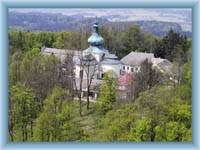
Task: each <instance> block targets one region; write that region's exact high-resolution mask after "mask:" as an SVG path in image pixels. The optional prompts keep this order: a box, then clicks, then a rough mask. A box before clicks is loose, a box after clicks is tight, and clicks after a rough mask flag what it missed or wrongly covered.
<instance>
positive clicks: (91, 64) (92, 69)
mask: <svg viewBox="0 0 200 150" xmlns="http://www.w3.org/2000/svg"><path fill="white" fill-rule="evenodd" d="M83 70H84V72H85V73H86V80H87V109H89V104H90V101H89V95H90V88H91V84H92V81H93V78H94V75H95V73H96V71H97V61H96V60H95V58H94V57H93V56H92V55H91V54H90V55H86V56H84V58H83Z"/></svg>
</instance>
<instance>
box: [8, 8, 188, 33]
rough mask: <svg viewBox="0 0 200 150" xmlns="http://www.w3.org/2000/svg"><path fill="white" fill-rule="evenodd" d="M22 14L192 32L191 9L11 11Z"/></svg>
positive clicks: (19, 9)
mask: <svg viewBox="0 0 200 150" xmlns="http://www.w3.org/2000/svg"><path fill="white" fill-rule="evenodd" d="M10 11H16V12H21V13H28V12H41V13H61V14H63V15H69V16H70V15H82V16H84V17H106V18H107V19H108V20H110V21H139V20H157V21H167V22H176V23H179V24H180V25H181V27H182V29H183V30H185V31H191V30H192V9H191V8H184V9H182V8H155V9H152V8H151V9H147V8H145V9H141V8H113V9H112V8H108V9H104V8H82V9H75V8H66V9H63V8H62V9H59V8H55V9H52V8H49V9H48V8H15V9H12V8H10V9H9V12H10Z"/></svg>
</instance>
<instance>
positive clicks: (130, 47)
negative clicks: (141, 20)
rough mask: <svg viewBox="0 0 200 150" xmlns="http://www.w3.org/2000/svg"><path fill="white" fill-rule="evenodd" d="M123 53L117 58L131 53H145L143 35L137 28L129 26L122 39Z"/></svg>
mask: <svg viewBox="0 0 200 150" xmlns="http://www.w3.org/2000/svg"><path fill="white" fill-rule="evenodd" d="M122 41H123V47H124V48H123V51H121V53H119V57H123V56H125V55H127V54H128V53H130V52H132V51H138V52H145V51H146V50H145V47H144V41H145V39H144V34H143V33H142V32H141V30H140V28H139V27H138V26H131V27H130V28H129V29H128V31H126V32H125V33H124V35H123V38H122Z"/></svg>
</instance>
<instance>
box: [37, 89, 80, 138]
mask: <svg viewBox="0 0 200 150" xmlns="http://www.w3.org/2000/svg"><path fill="white" fill-rule="evenodd" d="M68 95H69V93H68V91H66V90H64V89H62V88H60V87H55V88H54V89H53V91H52V94H51V95H50V96H49V97H47V98H46V100H45V103H44V109H43V111H42V113H41V114H40V116H39V117H38V118H37V120H36V126H35V129H34V130H35V132H34V141H74V140H81V136H82V135H83V131H82V129H81V128H80V125H79V123H78V122H77V121H75V120H74V117H75V116H74V111H73V109H74V107H73V103H72V101H71V100H68V99H67V98H68Z"/></svg>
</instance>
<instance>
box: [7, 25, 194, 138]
mask: <svg viewBox="0 0 200 150" xmlns="http://www.w3.org/2000/svg"><path fill="white" fill-rule="evenodd" d="M100 34H101V35H102V37H104V40H105V43H104V47H105V48H107V49H108V50H109V51H110V52H112V53H114V54H116V55H117V56H118V57H119V58H122V57H124V56H125V55H127V54H128V53H130V52H131V51H138V52H151V53H154V55H155V56H156V57H161V58H166V59H168V60H169V61H171V62H172V63H173V65H174V67H173V72H174V78H175V79H177V82H176V83H172V82H171V81H170V80H167V79H166V80H164V81H163V82H157V81H156V80H155V79H157V78H158V76H160V74H158V73H155V71H154V70H153V69H152V66H151V64H149V63H148V62H143V63H142V66H141V72H139V73H138V74H137V75H136V79H135V81H134V82H135V85H136V89H137V94H136V95H135V98H134V100H132V99H131V98H130V99H127V100H125V101H119V100H118V99H117V98H116V97H117V91H116V86H117V85H116V79H114V78H110V77H109V74H106V75H105V76H104V78H103V80H104V82H103V84H102V85H101V87H100V93H99V96H98V98H97V101H96V103H90V107H87V104H86V102H84V101H83V102H82V103H79V101H78V100H77V98H78V96H77V95H78V94H79V93H77V91H74V90H73V89H72V85H71V84H70V81H69V79H67V77H66V75H65V74H64V73H63V72H62V67H63V66H62V65H61V63H60V61H59V60H58V59H57V58H56V57H55V56H53V55H51V56H46V55H42V53H41V48H42V47H43V46H46V47H53V48H60V49H71V50H84V49H85V48H87V47H88V43H87V39H88V37H89V35H90V31H89V30H81V29H80V30H79V31H67V32H64V31H63V32H28V31H18V30H10V31H9V64H8V65H9V112H8V113H9V126H8V129H9V130H8V131H9V140H10V141H11V142H19V141H28V142H58V141H66V142H67V141H76V142H86V141H87V142H113V141H121V142H124V141H129V142H141V141H149V142H150V141H151V142H153V141H160V142H166V141H174V142H175V141H176V142H178V141H192V56H191V53H192V49H191V45H192V39H191V38H188V37H186V36H183V35H181V34H179V33H178V32H175V31H173V30H169V32H168V33H167V34H166V35H165V36H164V37H162V38H161V37H157V36H154V35H152V34H149V33H146V32H144V31H143V30H141V29H140V28H139V27H138V26H136V25H133V26H131V27H129V28H128V29H126V30H117V29H115V28H105V27H102V28H101V29H100ZM64 67H65V69H66V72H67V73H70V68H69V67H67V65H66V66H64ZM80 109H81V113H80Z"/></svg>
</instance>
